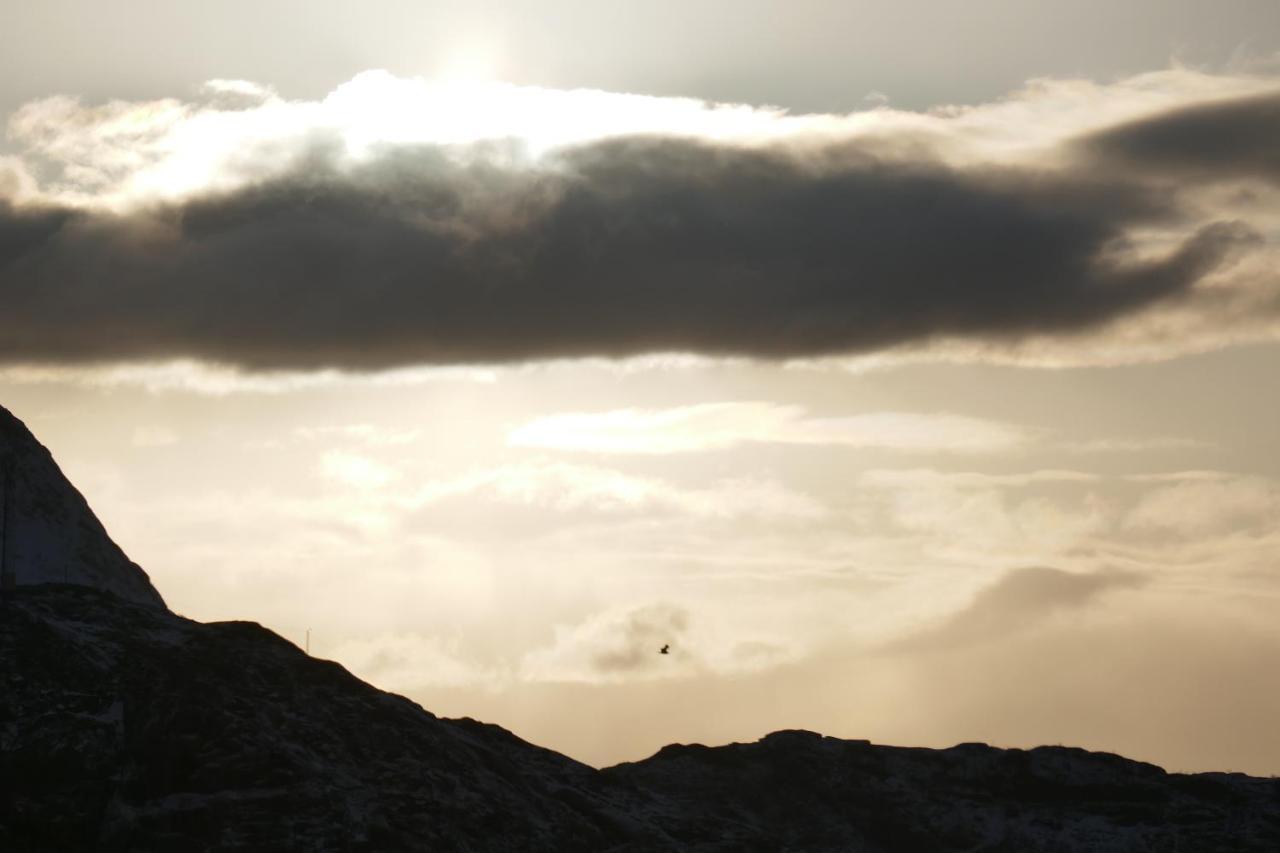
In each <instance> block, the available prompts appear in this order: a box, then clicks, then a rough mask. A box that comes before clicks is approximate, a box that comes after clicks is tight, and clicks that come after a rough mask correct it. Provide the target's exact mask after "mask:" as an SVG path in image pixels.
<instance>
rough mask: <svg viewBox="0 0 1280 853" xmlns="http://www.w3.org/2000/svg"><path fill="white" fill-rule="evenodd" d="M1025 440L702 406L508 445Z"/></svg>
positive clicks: (911, 418)
mask: <svg viewBox="0 0 1280 853" xmlns="http://www.w3.org/2000/svg"><path fill="white" fill-rule="evenodd" d="M1025 440H1026V433H1025V431H1024V430H1022V429H1020V428H1018V427H1016V426H1012V425H1010V424H1003V423H998V422H995V421H989V420H984V419H981V418H971V417H965V416H963V415H953V414H946V413H937V414H916V413H911V412H871V413H867V414H860V415H848V416H844V417H830V418H812V417H807V416H806V415H805V410H804V409H803V408H801V407H799V406H788V405H781V404H777V403H763V402H741V403H701V404H697V405H692V406H680V407H676V408H671V409H651V410H646V409H619V410H615V411H610V412H585V413H566V414H556V415H545V416H543V417H540V418H536V419H535V420H532V421H530V422H528V423H526V424H523V425H521V426H519V427H516V428H515V429H513V430H512V431H511V432H510V433H508V435H507V443H508V444H509V445H512V446H515V447H540V448H547V449H554V450H573V451H585V452H591V453H642V454H643V453H647V454H662V453H692V452H699V451H706V450H723V449H726V448H730V447H736V446H738V445H740V444H743V443H745V442H766V443H776V444H800V445H824V446H847V447H871V448H881V449H889V450H904V451H920V452H930V451H943V452H946V451H955V452H970V453H982V452H992V451H997V450H1008V449H1010V448H1013V447H1016V446H1018V445H1019V444H1021V443H1023V442H1024V441H1025Z"/></svg>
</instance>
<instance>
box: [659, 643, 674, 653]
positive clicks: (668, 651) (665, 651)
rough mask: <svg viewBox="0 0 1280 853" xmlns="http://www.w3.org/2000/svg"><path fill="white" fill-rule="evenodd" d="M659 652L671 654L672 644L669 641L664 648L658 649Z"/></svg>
mask: <svg viewBox="0 0 1280 853" xmlns="http://www.w3.org/2000/svg"><path fill="white" fill-rule="evenodd" d="M658 653H659V654H663V655H669V654H671V644H670V643H668V644H666V645H665V646H663V647H662V648H660V649H658Z"/></svg>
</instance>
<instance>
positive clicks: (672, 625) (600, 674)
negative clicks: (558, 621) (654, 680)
mask: <svg viewBox="0 0 1280 853" xmlns="http://www.w3.org/2000/svg"><path fill="white" fill-rule="evenodd" d="M689 622H690V617H689V613H688V611H687V610H685V609H684V608H683V607H679V606H677V605H673V604H668V603H654V604H649V605H645V606H641V607H637V608H634V609H631V610H625V611H609V612H605V613H600V614H596V615H595V616H593V617H591V618H590V619H587V620H586V621H584V622H581V623H579V624H577V625H573V626H564V625H562V626H558V627H557V628H556V638H555V641H554V642H553V643H552V644H551V645H550V646H548V647H546V648H542V649H537V650H535V651H533V652H531V653H530V654H528V655H527V656H526V657H525V658H524V660H523V662H522V666H521V668H522V670H523V672H524V673H525V676H526V678H529V679H531V680H535V681H601V680H606V681H607V680H611V679H618V678H633V677H637V676H641V677H643V676H649V677H664V676H671V675H675V674H680V675H685V674H688V671H689V667H690V665H691V663H692V662H693V658H692V656H691V653H690V652H689V650H688V649H687V642H686V641H687V638H688V633H689ZM663 646H668V647H669V651H668V654H665V655H664V654H661V653H660V649H662V647H663Z"/></svg>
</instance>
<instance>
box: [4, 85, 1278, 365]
mask: <svg viewBox="0 0 1280 853" xmlns="http://www.w3.org/2000/svg"><path fill="white" fill-rule="evenodd" d="M1170 75H1171V76H1170ZM1215 79H1216V78H1212V77H1205V76H1204V75H1182V76H1179V75H1177V74H1175V73H1174V72H1169V73H1168V75H1166V77H1163V78H1159V81H1160V85H1159V86H1156V85H1148V87H1147V88H1148V89H1159V90H1160V91H1161V92H1162V94H1161V96H1160V97H1158V98H1153V96H1152V95H1151V93H1150V91H1146V92H1144V91H1143V89H1142V87H1141V86H1136V85H1128V86H1127V87H1126V85H1121V84H1117V85H1116V86H1115V87H1113V88H1112V89H1107V88H1105V87H1101V88H1099V87H1094V88H1092V89H1089V90H1088V91H1089V92H1091V93H1092V94H1091V96H1090V97H1091V98H1093V100H1095V101H1098V102H1100V103H1102V104H1103V106H1104V107H1105V109H1096V110H1093V111H1086V110H1083V109H1082V108H1081V107H1080V105H1079V104H1077V105H1076V106H1075V107H1068V106H1064V105H1063V103H1060V102H1063V101H1064V100H1066V101H1069V100H1070V99H1069V98H1066V99H1064V96H1063V93H1062V91H1061V90H1060V89H1054V88H1053V87H1048V88H1047V89H1042V90H1040V91H1039V92H1037V91H1036V90H1028V92H1024V93H1021V94H1020V95H1019V96H1018V97H1016V98H1013V99H1011V100H1010V102H1008V103H1003V104H997V105H991V106H989V107H978V108H972V109H970V110H968V111H955V112H953V113H951V114H947V113H945V112H943V113H938V114H927V115H915V114H903V113H895V112H893V111H887V110H886V111H871V112H869V113H863V114H856V115H854V116H846V117H836V116H825V117H824V116H812V117H791V116H786V115H784V114H781V113H778V112H777V111H768V110H754V109H752V108H748V107H717V106H713V105H706V104H699V103H698V102H688V101H680V100H674V99H654V98H638V97H637V96H611V95H606V94H604V93H549V92H546V91H544V90H520V89H517V88H514V87H506V88H499V89H496V90H493V91H495V92H497V93H498V95H500V97H497V96H495V97H496V98H497V99H496V100H494V99H490V100H489V101H485V100H483V99H482V100H481V101H480V102H479V103H478V104H477V105H476V108H475V109H474V110H472V111H471V113H476V114H479V115H481V116H485V115H487V113H486V110H498V109H500V108H505V109H507V110H508V112H511V111H515V112H516V113H517V116H516V118H509V117H508V118H493V119H492V121H491V122H490V123H489V124H485V123H484V122H483V121H477V120H472V122H471V124H467V123H466V122H464V121H463V120H462V119H460V118H458V116H459V115H470V114H471V113H467V112H465V111H463V112H459V110H458V106H457V105H456V104H455V105H453V106H452V107H450V105H449V102H448V101H447V93H446V94H444V95H442V94H441V92H440V91H439V90H436V89H430V88H425V89H424V88H422V85H421V84H420V83H415V82H414V81H396V80H394V79H392V78H389V77H386V76H385V75H384V76H383V77H375V78H373V79H364V80H363V82H362V83H359V81H360V80H361V78H357V81H355V83H359V85H356V87H355V88H356V91H355V92H354V93H353V92H351V91H347V92H345V93H344V92H343V90H339V91H338V92H335V93H334V95H333V96H331V97H330V98H329V99H326V100H325V101H324V102H320V103H315V104H297V103H287V102H283V101H281V100H280V99H278V98H276V97H275V96H273V95H271V94H270V93H269V92H267V91H265V90H261V89H259V88H255V87H252V86H247V85H231V84H229V83H226V82H223V83H220V84H218V85H216V86H215V87H214V88H213V89H212V90H211V94H209V95H208V97H209V100H208V101H207V102H206V103H204V104H196V105H193V104H183V103H181V102H176V101H165V102H156V103H154V104H149V105H128V104H109V105H106V106H104V107H97V108H89V107H81V106H80V105H78V104H76V103H75V102H72V101H68V100H67V99H50V100H48V101H43V102H37V103H35V104H32V105H29V106H28V107H27V108H24V109H23V110H21V111H20V112H19V113H18V114H17V115H15V116H14V118H13V119H12V120H11V122H10V134H11V136H13V137H14V138H16V139H17V140H18V141H19V142H20V143H22V144H24V145H25V146H26V149H27V150H26V153H25V154H24V155H23V157H22V158H21V159H18V160H14V159H13V158H11V159H10V162H9V163H8V164H7V166H6V165H5V164H0V167H3V168H6V169H7V172H8V177H7V178H4V179H0V192H2V193H3V195H4V196H7V197H8V200H3V197H0V297H2V298H3V300H4V304H5V307H6V310H5V312H4V314H3V315H0V361H4V362H7V363H10V364H19V363H64V364H65V363H101V362H119V361H146V360H151V361H154V360H163V359H174V358H195V359H199V360H204V361H213V362H220V363H225V364H232V365H237V366H240V367H244V368H248V369H255V370H256V369H298V370H314V369H321V368H339V369H349V370H377V369H385V368H392V367H398V366H405V365H413V364H458V363H504V362H517V361H525V360H533V359H547V358H562V357H583V356H605V357H626V356H633V355H638V354H643V353H651V352H675V351H681V352H694V353H702V354H707V355H712V356H747V357H756V358H766V359H789V358H801V357H814V356H828V355H839V354H848V353H865V352H871V351H878V350H884V349H892V348H903V347H913V346H915V347H922V346H926V345H930V344H932V343H933V342H935V341H940V340H941V341H969V342H978V343H980V344H982V345H996V346H1001V345H1007V346H1018V345H1020V344H1022V343H1024V342H1026V341H1028V340H1035V339H1038V338H1045V337H1047V338H1053V337H1054V336H1060V335H1067V334H1080V333H1082V332H1085V331H1087V330H1092V329H1101V328H1106V327H1108V326H1114V325H1115V322H1114V321H1117V320H1118V319H1119V318H1123V317H1128V316H1131V315H1134V314H1141V313H1143V312H1147V313H1148V314H1149V313H1150V311H1151V309H1153V308H1167V309H1168V310H1169V311H1171V312H1173V314H1171V315H1170V316H1173V317H1176V316H1178V315H1177V312H1178V311H1181V312H1183V315H1184V316H1183V321H1182V322H1183V324H1184V325H1185V324H1186V323H1187V322H1191V323H1192V324H1193V325H1195V323H1199V324H1200V326H1201V327H1213V329H1214V331H1215V332H1216V333H1218V334H1219V335H1220V336H1221V337H1224V338H1230V337H1231V335H1232V333H1233V328H1232V326H1231V324H1232V322H1233V319H1238V320H1240V322H1241V324H1244V323H1245V319H1241V318H1247V319H1248V321H1249V322H1252V323H1254V324H1255V326H1256V324H1257V323H1258V322H1259V319H1258V318H1259V316H1262V317H1263V318H1264V320H1265V319H1266V318H1268V317H1271V318H1274V316H1275V313H1276V311H1275V304H1273V303H1275V302H1276V301H1277V299H1276V294H1275V293H1274V290H1275V286H1274V283H1273V282H1272V281H1271V280H1270V279H1271V276H1270V275H1269V274H1267V273H1266V272H1259V270H1267V269H1270V267H1268V266H1267V265H1266V264H1263V263H1261V262H1260V261H1259V260H1258V259H1259V258H1260V257H1265V255H1266V253H1267V252H1268V251H1269V244H1268V242H1267V239H1266V237H1264V236H1261V235H1262V234H1264V233H1266V232H1267V231H1268V230H1270V226H1271V223H1269V222H1268V221H1267V219H1268V216H1267V211H1268V210H1270V209H1271V208H1269V207H1267V206H1266V205H1265V204H1264V203H1262V202H1260V201H1259V199H1258V196H1257V193H1258V192H1263V191H1262V190H1256V191H1254V190H1251V192H1254V195H1253V196H1252V197H1251V198H1250V199H1246V200H1244V201H1241V200H1240V199H1238V198H1237V199H1235V200H1233V201H1223V197H1224V194H1223V190H1224V189H1231V188H1232V187H1234V186H1235V182H1238V181H1240V180H1242V179H1248V178H1258V179H1260V181H1269V180H1270V179H1271V178H1273V177H1274V171H1275V170H1274V162H1273V160H1271V159H1269V157H1270V155H1269V154H1268V153H1267V152H1266V151H1264V150H1263V146H1262V145H1261V143H1260V142H1259V141H1258V138H1259V137H1260V136H1265V135H1266V131H1267V129H1268V128H1269V127H1270V124H1273V123H1274V115H1275V113H1276V103H1277V100H1276V95H1275V94H1274V91H1275V90H1274V86H1275V84H1274V82H1271V83H1268V82H1267V81H1262V80H1257V79H1246V80H1241V79H1236V78H1222V79H1220V80H1216V82H1215ZM355 83H353V84H349V85H355ZM415 86H417V88H415ZM1161 86H1163V89H1161ZM486 91H488V90H486ZM1259 91H1261V92H1262V94H1259ZM1046 92H1047V94H1046ZM1135 92H1138V94H1137V95H1135ZM480 94H481V95H483V92H481V93H480ZM1139 95H1141V97H1139ZM433 98H434V99H435V100H432V99H433ZM442 98H444V99H446V100H444V101H442V100H441V99H442ZM1055 99H1057V100H1056V101H1055ZM1055 104H1056V105H1055ZM1037 106H1039V107H1041V108H1042V109H1044V110H1047V111H1048V112H1050V113H1053V116H1054V121H1050V122H1047V123H1048V124H1050V125H1054V123H1055V122H1056V125H1055V126H1054V128H1053V129H1052V130H1050V131H1046V130H1045V129H1044V128H1043V127H1042V125H1043V124H1046V122H1035V121H1033V116H1032V114H1033V113H1034V108H1035V107H1037ZM1018 107H1020V108H1021V109H1022V112H1023V114H1021V115H1019V114H1018V113H1017V109H1016V108H1018ZM450 109H452V110H453V112H452V113H451V112H450V111H449V110H450ZM592 109H594V110H595V112H596V113H597V114H598V116H596V117H593V116H592V114H591V113H590V112H589V111H590V110H592ZM415 110H416V112H415ZM424 110H425V111H428V112H427V113H426V114H425V115H422V114H420V113H421V112H422V111H424ZM430 110H436V112H435V113H431V112H429V111H430ZM520 110H523V111H524V112H523V113H521V112H520ZM1073 111H1074V112H1073ZM1083 113H1088V114H1089V115H1093V116H1095V117H1094V118H1092V119H1089V120H1088V121H1090V122H1092V124H1090V123H1088V122H1086V120H1085V119H1082V118H1080V115H1081V114H1083ZM400 114H404V115H407V116H408V118H404V119H401V120H399V121H398V122H397V119H396V116H397V115H400ZM1073 115H1074V116H1075V117H1074V118H1073V117H1072V116H1073ZM1097 115H1101V116H1103V117H1104V119H1105V121H1104V122H1103V124H1101V125H1100V124H1099V123H1098V122H1099V119H1098V118H1096V116H1097ZM317 116H319V118H317ZM333 116H342V117H343V119H344V121H345V122H346V124H342V123H341V122H335V121H333V120H330V119H332V117H333ZM432 116H434V117H435V118H437V119H438V121H435V122H434V123H433V122H432V121H431V118H432ZM326 117H327V118H326ZM522 121H523V124H522V123H521V122H522ZM545 122H551V123H552V125H553V126H555V127H561V126H563V127H562V129H561V130H560V131H559V135H558V136H555V137H547V136H546V135H545V134H543V135H541V136H540V135H538V134H537V133H534V132H533V131H532V130H530V131H529V135H526V136H520V133H521V128H522V127H527V128H535V127H537V126H539V125H540V123H545ZM557 123H558V124H557ZM1218 130H1221V131H1222V133H1218V132H1217V131H1218ZM1020 134H1021V135H1020ZM975 140H976V141H975ZM1250 140H1253V141H1250ZM1250 152H1252V155H1251V156H1243V154H1249V153H1250ZM1253 155H1256V156H1253ZM1263 202H1265V199H1263ZM1251 213H1252V215H1250V214H1251ZM1250 260H1252V261H1253V262H1254V266H1253V267H1250V266H1249V261H1250ZM1241 270H1243V272H1241ZM1259 304H1264V305H1270V313H1268V312H1267V311H1263V312H1261V315H1260V312H1259V311H1258V310H1257V308H1258V306H1259ZM1188 306H1190V307H1188ZM1188 312H1189V313H1190V315H1192V319H1191V320H1190V321H1188V320H1187V319H1186V317H1185V315H1186V314H1187V313H1188ZM1206 317H1207V318H1208V319H1206ZM1161 329H1162V331H1163V333H1164V334H1165V335H1169V334H1170V330H1169V323H1168V322H1167V321H1166V322H1164V324H1163V326H1161ZM1202 331H1203V329H1202ZM1175 332H1176V330H1175ZM1126 334H1129V333H1128V332H1126ZM1257 334H1258V331H1257V329H1254V335H1255V337H1256V336H1257ZM1138 337H1139V338H1141V337H1142V335H1138ZM1172 337H1174V338H1179V337H1185V336H1181V335H1178V334H1176V333H1175V334H1173V335H1172ZM1183 345H1187V344H1183ZM1190 345H1191V346H1195V345H1197V344H1195V343H1194V342H1193V343H1191V344H1190ZM1200 345H1203V344H1200ZM1177 346H1178V345H1177V344H1171V347H1172V348H1174V349H1176V348H1177Z"/></svg>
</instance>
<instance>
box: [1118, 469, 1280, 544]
mask: <svg viewBox="0 0 1280 853" xmlns="http://www.w3.org/2000/svg"><path fill="white" fill-rule="evenodd" d="M1195 473H1197V472H1188V474H1187V475H1184V476H1183V478H1182V479H1181V480H1175V481H1173V483H1172V485H1168V486H1163V487H1161V488H1157V489H1153V490H1151V491H1149V492H1146V493H1145V494H1143V495H1142V497H1141V498H1140V499H1139V501H1138V503H1137V504H1136V505H1135V506H1134V507H1133V509H1132V510H1131V511H1130V512H1129V514H1128V516H1126V518H1125V525H1126V526H1127V527H1129V528H1131V529H1136V530H1145V531H1156V532H1160V533H1162V534H1163V535H1168V534H1169V533H1170V532H1172V533H1174V534H1176V535H1179V536H1194V535H1201V536H1203V535H1205V534H1209V533H1227V532H1232V531H1241V530H1247V529H1253V528H1257V527H1272V528H1276V529H1280V525H1277V523H1276V521H1275V519H1276V518H1277V517H1280V487H1277V485H1276V483H1275V482H1273V481H1271V480H1268V479H1266V478H1263V477H1248V476H1230V475H1219V476H1214V475H1213V474H1211V473H1210V472H1199V473H1200V476H1193V475H1194V474H1195Z"/></svg>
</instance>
